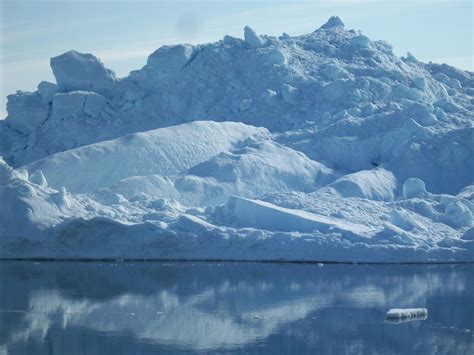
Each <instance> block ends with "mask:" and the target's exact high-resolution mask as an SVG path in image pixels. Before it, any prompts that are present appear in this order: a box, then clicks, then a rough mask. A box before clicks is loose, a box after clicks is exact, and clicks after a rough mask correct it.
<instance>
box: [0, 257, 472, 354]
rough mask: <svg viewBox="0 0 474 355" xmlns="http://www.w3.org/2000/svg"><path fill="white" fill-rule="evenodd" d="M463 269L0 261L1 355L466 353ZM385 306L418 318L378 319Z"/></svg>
mask: <svg viewBox="0 0 474 355" xmlns="http://www.w3.org/2000/svg"><path fill="white" fill-rule="evenodd" d="M473 281H474V265H430V266H427V265H385V266H384V265H371V266H369V265H324V266H322V267H320V266H318V265H312V264H268V263H192V262H187V263H186V262H185V263H140V262H135V263H131V262H130V263H119V264H114V263H104V262H101V263H99V262H97V263H95V262H94V263H92V262H88V263H87V262H84V263H77V262H40V263H34V262H0V354H3V353H6V354H101V355H103V354H156V353H160V352H164V351H168V352H172V353H177V352H192V353H195V352H203V353H213V352H217V353H222V352H225V353H227V352H238V353H245V354H247V353H271V354H278V353H291V354H304V353H313V354H314V353H336V354H392V353H399V354H435V353H436V354H444V353H445V354H474V282H473ZM391 307H394V308H396V307H426V308H428V311H429V315H428V319H426V320H417V321H412V322H405V323H400V324H393V323H388V322H386V321H385V313H386V311H387V310H388V309H389V308H391Z"/></svg>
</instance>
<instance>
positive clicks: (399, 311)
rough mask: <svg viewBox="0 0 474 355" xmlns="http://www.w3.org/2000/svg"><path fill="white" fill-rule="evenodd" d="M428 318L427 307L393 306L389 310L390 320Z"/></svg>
mask: <svg viewBox="0 0 474 355" xmlns="http://www.w3.org/2000/svg"><path fill="white" fill-rule="evenodd" d="M427 318H428V310H427V309H426V308H392V309H389V311H388V312H387V320H388V321H400V320H405V321H407V320H425V319H427Z"/></svg>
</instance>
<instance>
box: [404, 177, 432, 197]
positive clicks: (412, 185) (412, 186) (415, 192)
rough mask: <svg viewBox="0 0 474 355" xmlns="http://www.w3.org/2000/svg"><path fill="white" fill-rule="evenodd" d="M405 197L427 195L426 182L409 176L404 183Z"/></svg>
mask: <svg viewBox="0 0 474 355" xmlns="http://www.w3.org/2000/svg"><path fill="white" fill-rule="evenodd" d="M402 190H403V197H405V198H412V197H419V196H425V195H426V193H427V192H426V187H425V182H424V181H423V180H421V179H418V178H408V179H407V180H406V181H405V182H404V183H403V189H402Z"/></svg>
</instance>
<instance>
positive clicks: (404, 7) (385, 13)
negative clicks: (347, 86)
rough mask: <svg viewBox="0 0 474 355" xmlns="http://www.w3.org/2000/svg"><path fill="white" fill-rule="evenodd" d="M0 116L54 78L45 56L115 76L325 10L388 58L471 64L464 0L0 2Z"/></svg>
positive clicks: (301, 23) (319, 18) (296, 26)
mask: <svg viewBox="0 0 474 355" xmlns="http://www.w3.org/2000/svg"><path fill="white" fill-rule="evenodd" d="M0 4H1V5H0V46H1V47H0V77H1V87H0V97H1V98H0V117H1V118H4V117H5V115H6V111H5V104H6V95H8V94H10V93H13V92H15V91H16V90H20V89H21V90H30V91H34V90H35V89H36V86H37V84H38V83H39V82H40V81H41V80H49V81H54V77H53V75H52V73H51V70H50V68H49V58H50V57H53V56H56V55H58V54H61V53H63V52H65V51H68V50H70V49H76V50H79V51H82V52H90V53H94V54H95V55H97V56H98V57H100V58H101V59H102V61H103V62H104V63H105V65H106V66H107V67H109V68H111V69H113V70H114V71H115V72H116V73H117V74H118V76H125V75H127V74H128V72H130V71H131V70H133V69H138V68H140V67H142V66H143V65H144V64H145V62H146V58H147V56H148V54H150V53H151V52H152V51H153V50H155V49H156V48H158V47H160V46H161V45H163V44H173V43H182V42H188V43H193V44H197V43H203V42H213V41H217V40H219V39H221V38H223V36H224V35H226V34H230V35H233V36H236V37H243V27H244V26H245V25H250V26H251V27H252V28H254V29H255V30H256V31H257V32H258V33H265V34H269V35H280V34H281V33H282V32H287V33H289V34H291V35H299V34H304V33H309V32H311V31H313V30H315V29H316V28H318V27H319V26H321V25H322V24H323V23H324V22H325V21H326V20H327V19H328V18H329V17H330V16H331V15H338V16H339V17H341V19H342V20H343V21H344V22H345V24H346V27H348V28H353V29H356V30H361V31H362V33H364V34H365V35H367V36H368V37H369V38H371V39H384V40H387V41H388V42H390V43H391V44H392V45H393V47H394V51H395V52H396V53H397V54H398V55H405V54H406V52H407V51H410V52H411V53H412V54H413V55H415V57H417V58H418V59H419V60H423V61H430V60H431V61H433V62H439V63H442V62H444V63H448V64H451V65H454V66H457V67H460V68H463V69H468V70H471V71H473V70H474V64H473V11H474V10H473V1H472V0H467V1H449V0H411V1H408V0H399V1H369V0H365V1H364V0H326V1H317V0H316V1H306V2H302V1H270V0H267V1H256V0H254V1H245V0H241V1H235V0H234V1H225V0H221V1H197V0H188V1H130V0H129V1H117V0H115V1H110V0H105V1H91V0H83V1H71V0H62V1H59V0H56V1H38V0H36V1H34V0H0Z"/></svg>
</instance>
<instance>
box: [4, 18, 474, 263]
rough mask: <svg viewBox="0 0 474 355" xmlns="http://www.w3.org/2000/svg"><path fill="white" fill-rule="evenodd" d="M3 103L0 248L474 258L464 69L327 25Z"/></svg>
mask: <svg viewBox="0 0 474 355" xmlns="http://www.w3.org/2000/svg"><path fill="white" fill-rule="evenodd" d="M51 68H52V70H53V74H54V76H55V78H56V83H49V82H45V81H43V82H41V83H39V85H38V90H37V91H35V92H21V91H19V92H17V93H15V94H12V95H10V96H9V97H8V105H7V111H8V117H7V118H6V119H5V120H2V121H0V155H1V156H2V159H1V160H0V257H3V258H15V257H51V258H61V257H68V258H103V257H111V258H151V259H153V258H159V259H169V258H173V259H176V258H184V259H233V260H262V259H263V260H312V261H366V262H373V261H377V262H408V261H410V262H429V261H438V262H448V261H474V232H473V222H472V220H473V217H472V216H473V213H474V199H473V193H472V190H473V188H472V186H473V184H474V182H473V180H474V176H473V171H474V129H473V127H472V124H473V117H474V115H473V111H474V74H473V73H470V72H466V71H462V70H459V69H456V68H453V67H450V66H447V65H444V64H443V65H438V64H434V63H429V64H425V63H422V62H420V61H418V60H417V59H416V58H415V57H414V56H413V55H411V54H408V55H407V56H406V57H402V58H399V57H397V56H395V55H394V54H393V52H392V48H391V46H390V45H389V44H388V43H386V42H384V41H372V40H370V39H369V38H367V37H366V36H364V35H362V34H360V33H357V32H355V31H353V30H348V29H346V28H345V26H344V24H343V22H342V21H341V20H340V19H339V18H338V17H332V18H331V19H330V20H329V21H328V22H327V23H326V24H324V25H323V26H321V27H320V28H319V29H317V30H315V31H314V32H313V33H310V34H307V35H302V36H296V37H291V36H289V35H288V34H286V33H284V34H283V35H282V36H280V37H272V36H265V35H259V34H258V33H257V32H256V31H255V30H253V29H252V28H250V27H248V26H247V27H245V29H244V39H239V38H234V37H230V36H225V37H224V38H223V39H222V40H220V41H218V42H216V43H210V44H203V45H198V46H193V45H189V44H179V45H169V46H163V47H161V48H159V49H157V50H156V51H155V52H154V53H152V54H151V55H150V57H149V58H148V60H147V63H146V64H145V65H144V67H143V68H141V69H139V70H135V71H132V72H131V73H130V75H129V76H127V77H125V78H117V77H116V76H115V74H114V73H113V72H112V71H111V70H110V69H107V68H106V67H105V65H104V64H103V63H102V62H101V61H100V59H98V58H97V57H95V56H94V55H92V54H84V53H79V52H77V51H70V52H66V53H64V54H62V55H60V56H57V57H55V58H52V59H51Z"/></svg>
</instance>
